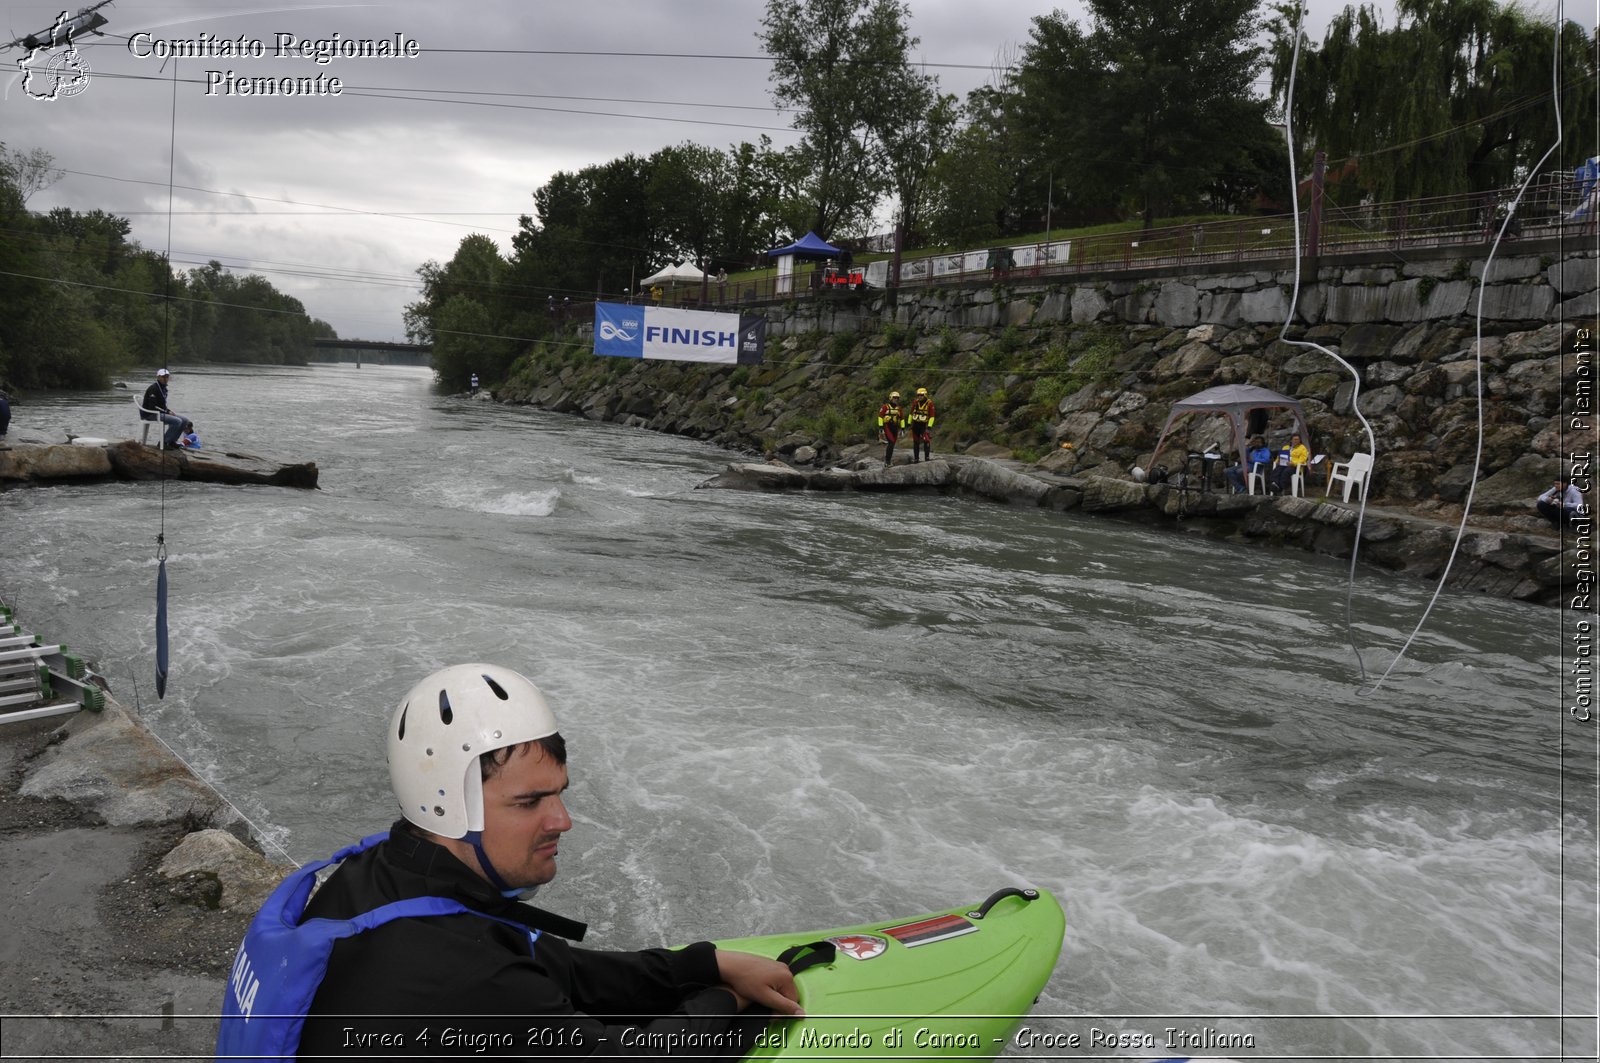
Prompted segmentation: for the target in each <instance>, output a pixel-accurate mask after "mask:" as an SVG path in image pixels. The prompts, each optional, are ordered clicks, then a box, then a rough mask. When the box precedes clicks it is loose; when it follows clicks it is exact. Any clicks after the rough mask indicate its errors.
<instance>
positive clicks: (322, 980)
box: [217, 664, 801, 1058]
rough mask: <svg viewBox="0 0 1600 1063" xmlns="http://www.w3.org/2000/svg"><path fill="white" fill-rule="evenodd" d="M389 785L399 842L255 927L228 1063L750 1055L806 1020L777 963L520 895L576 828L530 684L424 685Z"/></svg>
mask: <svg viewBox="0 0 1600 1063" xmlns="http://www.w3.org/2000/svg"><path fill="white" fill-rule="evenodd" d="M389 777H390V781H391V783H392V784H393V787H394V792H395V795H396V797H398V798H399V799H400V806H401V814H402V815H403V817H404V818H403V819H401V820H400V821H398V822H397V823H396V824H395V825H394V827H393V828H392V829H391V830H390V832H389V834H388V835H387V836H386V837H385V836H382V835H378V836H374V837H373V838H369V839H367V840H366V841H364V842H362V843H361V844H360V845H357V846H352V847H351V848H350V849H348V850H345V851H344V852H342V853H340V854H338V855H336V856H335V857H334V860H342V862H341V863H340V864H339V867H338V869H337V870H336V871H335V872H334V873H333V874H332V876H331V877H329V878H328V880H327V881H326V882H325V883H324V884H323V885H322V887H321V888H320V889H319V890H318V891H317V892H316V894H315V895H314V896H312V897H311V898H310V901H309V903H306V896H307V894H308V893H309V892H310V890H311V888H312V883H313V876H314V874H315V872H316V870H317V869H318V868H319V867H321V866H325V865H313V866H311V867H308V868H303V869H301V871H299V872H297V873H296V874H295V875H293V876H291V877H290V878H289V879H288V880H286V881H285V883H284V885H283V886H281V887H279V889H278V890H277V891H276V892H275V893H274V894H273V896H272V898H270V899H269V900H268V902H267V904H265V905H264V906H263V907H262V910H261V912H260V913H259V914H258V915H257V916H256V919H255V921H254V922H253V923H252V924H251V927H250V931H249V932H248V933H247V934H246V936H245V940H244V943H243V944H242V945H241V946H240V949H239V954H238V958H237V959H236V961H235V964H234V968H233V973H232V975H231V977H230V979H229V987H228V991H227V992H226V993H225V994H224V1001H223V1020H222V1023H221V1029H220V1032H219V1035H218V1042H217V1048H218V1055H219V1057H221V1056H223V1055H242V1056H250V1057H256V1058H261V1057H266V1058H272V1057H274V1056H276V1057H278V1058H292V1057H293V1056H294V1055H296V1054H297V1053H298V1054H299V1055H301V1056H302V1057H317V1056H339V1055H349V1054H360V1055H366V1056H369V1057H370V1056H371V1055H373V1054H374V1053H375V1052H377V1053H379V1054H385V1055H419V1054H420V1055H452V1054H457V1053H463V1052H471V1053H473V1054H488V1055H512V1056H524V1057H525V1056H542V1055H561V1056H573V1055H598V1056H617V1055H621V1056H631V1057H641V1056H655V1055H677V1056H702V1057H705V1056H718V1055H721V1056H737V1055H742V1054H743V1053H744V1052H745V1051H746V1050H747V1049H748V1048H749V1047H750V1046H751V1042H752V1041H753V1039H754V1037H755V1035H756V1034H757V1033H759V1032H760V1030H761V1029H762V1028H763V1027H764V1026H765V1024H766V1022H767V1021H768V1019H769V1017H770V1014H771V1013H777V1014H784V1015H798V1014H800V1013H801V1012H800V1006H799V1004H798V1003H797V993H796V990H795V985H794V979H793V976H792V975H791V974H790V972H789V969H788V968H787V967H785V966H784V965H783V964H780V963H778V962H777V961H775V960H769V959H766V958H764V957H760V956H753V955H750V954H748V953H740V952H725V951H720V950H718V949H717V948H716V947H715V946H714V945H712V944H710V943H709V942H696V943H695V944H693V945H690V946H688V947H687V948H684V949H678V950H669V949H647V950H644V951H641V952H598V951H593V950H588V949H580V948H576V947H573V946H571V945H569V944H567V943H566V942H565V941H563V940H561V939H562V938H571V939H573V940H578V939H580V938H581V937H582V936H583V933H584V929H585V928H584V926H583V924H581V923H576V922H574V921H572V920H569V919H565V918H563V917H561V916H557V915H553V914H551V913H549V912H544V911H541V910H540V909H537V908H534V907H532V906H530V905H528V904H525V903H523V902H522V901H520V900H519V899H518V897H519V895H520V894H522V893H524V892H525V891H528V890H531V889H532V888H533V887H537V886H540V885H542V884H544V883H546V882H549V881H550V880H551V879H552V878H554V877H555V874H556V856H557V852H558V849H559V845H560V841H561V836H562V835H563V834H565V833H566V832H567V831H568V830H570V829H571V827H572V819H571V817H570V816H569V815H568V814H567V810H566V805H565V803H564V800H563V796H562V795H563V793H564V791H565V790H566V787H567V768H566V742H565V740H564V739H563V738H562V736H561V734H560V732H559V731H558V730H557V727H556V721H555V716H554V714H552V713H551V711H550V708H549V706H548V705H547V704H546V703H545V700H544V697H543V695H542V694H540V692H539V689H538V688H537V687H535V686H534V685H533V684H532V683H531V682H529V681H528V680H527V679H526V678H524V677H523V676H521V675H519V674H518V673H516V672H513V671H511V670H509V669H506V668H499V667H496V666H494V665H483V664H469V665H456V666H454V667H451V668H445V669H443V670H441V671H439V672H435V673H434V674H433V675H430V676H429V677H428V678H427V679H424V680H423V681H422V682H421V683H418V684H417V685H416V686H415V687H413V688H412V690H411V692H410V693H409V694H408V695H407V696H406V698H405V700H404V701H402V702H401V704H400V707H399V708H398V709H397V710H396V711H395V713H394V716H393V718H392V719H391V721H390V725H389ZM330 862H331V861H330ZM752 1006H754V1007H753V1010H751V1011H750V1012H749V1013H748V1014H746V1015H743V1016H741V1015H739V1014H738V1013H740V1012H745V1011H746V1009H751V1008H752ZM769 1009H770V1011H769ZM278 1015H287V1016H290V1018H288V1019H285V1020H277V1019H274V1018H273V1016H278ZM302 1016H303V1017H304V1021H303V1026H302V1023H301V1021H300V1017H302ZM251 1019H254V1020H255V1021H254V1022H253V1023H252V1022H251ZM252 1027H253V1029H252Z"/></svg>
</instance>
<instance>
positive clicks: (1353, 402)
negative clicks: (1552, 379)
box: [1278, 4, 1378, 679]
mask: <svg viewBox="0 0 1600 1063" xmlns="http://www.w3.org/2000/svg"><path fill="white" fill-rule="evenodd" d="M1305 13H1306V9H1305V5H1304V4H1297V5H1296V6H1295V23H1294V55H1293V57H1292V58H1291V60H1290V62H1289V86H1288V88H1287V90H1285V96H1284V103H1283V135H1284V137H1285V139H1286V141H1287V144H1288V148H1289V194H1290V196H1291V198H1292V203H1293V206H1292V210H1291V214H1292V215H1293V217H1294V289H1293V291H1292V293H1291V294H1290V296H1289V309H1288V312H1287V313H1285V314H1284V316H1283V329H1282V331H1281V332H1280V333H1279V336H1278V338H1279V339H1280V340H1282V342H1283V343H1285V344H1287V345H1289V346H1291V347H1310V348H1311V349H1313V350H1318V351H1321V352H1322V353H1323V354H1325V355H1327V356H1328V357H1329V358H1332V359H1333V360H1334V361H1336V362H1338V363H1339V364H1340V365H1341V366H1343V367H1344V370H1345V372H1347V373H1349V374H1350V379H1351V380H1352V381H1354V389H1353V390H1352V391H1351V392H1350V408H1351V410H1353V411H1354V412H1355V415H1356V418H1357V419H1358V420H1360V422H1361V428H1362V430H1363V431H1364V432H1366V434H1367V453H1369V454H1371V455H1372V461H1373V467H1372V468H1370V469H1368V470H1367V478H1366V480H1365V481H1363V483H1362V485H1361V505H1360V507H1359V508H1357V510H1356V530H1355V539H1354V541H1353V542H1352V543H1351V545H1350V572H1349V576H1348V577H1347V579H1346V586H1345V595H1344V633H1345V638H1346V639H1347V640H1349V643H1350V650H1351V652H1352V653H1354V654H1355V655H1356V667H1357V668H1358V669H1359V670H1360V672H1361V678H1362V679H1366V678H1367V668H1366V664H1365V663H1364V662H1363V661H1362V659H1361V649H1360V647H1358V646H1357V645H1356V633H1355V627H1354V625H1353V624H1352V622H1351V609H1352V604H1353V601H1354V598H1355V591H1356V558H1357V555H1359V554H1360V552H1361V526H1362V523H1363V521H1364V520H1365V519H1366V515H1367V491H1368V489H1369V487H1370V485H1371V483H1372V478H1373V473H1374V471H1376V468H1377V461H1378V444H1377V442H1376V440H1375V439H1374V437H1373V433H1372V425H1371V424H1370V423H1369V422H1368V421H1367V419H1366V417H1365V416H1364V415H1363V414H1362V413H1361V374H1360V373H1358V372H1356V368H1355V366H1353V365H1351V364H1350V363H1349V362H1347V361H1345V360H1344V359H1343V358H1341V357H1340V356H1339V355H1338V354H1337V353H1335V352H1334V351H1331V350H1329V349H1328V348H1326V347H1324V346H1323V345H1322V344H1320V343H1315V342H1313V341H1310V340H1291V339H1289V338H1288V336H1287V333H1288V331H1289V326H1290V324H1292V323H1293V321H1294V312H1295V308H1296V307H1298V306H1299V304H1300V260H1301V253H1302V248H1301V242H1300V241H1301V237H1300V181H1299V174H1297V173H1295V168H1294V79H1295V74H1296V73H1297V72H1298V70H1299V67H1300V37H1301V30H1300V27H1301V24H1302V22H1303V20H1304V18H1305Z"/></svg>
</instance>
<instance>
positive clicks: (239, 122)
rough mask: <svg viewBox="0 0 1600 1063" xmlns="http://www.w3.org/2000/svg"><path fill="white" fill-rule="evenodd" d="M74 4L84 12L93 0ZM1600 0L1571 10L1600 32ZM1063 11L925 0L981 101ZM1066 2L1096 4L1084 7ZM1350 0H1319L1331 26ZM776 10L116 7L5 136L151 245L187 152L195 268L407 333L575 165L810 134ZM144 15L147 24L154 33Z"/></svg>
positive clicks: (178, 234)
mask: <svg viewBox="0 0 1600 1063" xmlns="http://www.w3.org/2000/svg"><path fill="white" fill-rule="evenodd" d="M69 2H71V3H72V5H73V6H72V8H71V10H73V11H76V9H77V6H78V5H79V4H80V3H81V2H82V0H69ZM1597 2H1600V0H1579V2H1578V3H1576V4H1574V3H1567V4H1566V5H1565V6H1564V8H1563V10H1564V11H1565V13H1566V14H1567V16H1568V17H1569V18H1574V19H1576V20H1577V21H1580V22H1582V23H1583V24H1584V25H1586V26H1589V27H1592V26H1593V25H1594V23H1595V4H1596V3H1597ZM1052 6H1055V5H1051V4H1049V3H1038V2H1020V0H912V2H911V8H912V11H913V20H912V26H911V28H912V32H913V33H914V34H915V35H916V36H918V37H920V38H921V44H920V46H919V48H918V52H919V55H918V58H919V59H920V60H921V61H923V62H926V63H928V64H930V67H929V68H930V70H931V71H932V72H933V73H936V74H937V75H938V76H939V79H940V82H941V85H942V87H943V88H944V89H945V91H949V92H955V93H956V94H957V95H964V94H965V93H966V92H967V90H969V89H971V88H973V87H975V86H977V85H979V84H982V83H983V82H985V81H987V80H989V79H990V77H991V67H992V65H993V64H994V62H995V60H996V57H997V56H999V55H1002V54H1008V53H1013V52H1014V51H1015V49H1016V47H1017V46H1018V45H1020V44H1021V43H1022V42H1023V41H1025V40H1026V39H1027V36H1028V28H1029V22H1030V19H1032V18H1033V17H1034V16H1035V15H1038V14H1042V13H1045V12H1047V11H1049V10H1050V9H1051V7H1052ZM1060 6H1061V7H1062V8H1063V9H1064V10H1066V11H1067V12H1068V13H1069V14H1070V15H1072V16H1074V17H1078V18H1080V19H1081V17H1082V6H1081V5H1080V4H1078V3H1076V2H1073V3H1066V4H1062V5H1060ZM1343 6H1344V4H1343V3H1340V2H1336V0H1311V5H1310V10H1311V17H1310V19H1309V20H1308V23H1307V32H1308V33H1309V34H1310V36H1311V37H1312V39H1313V40H1320V39H1321V38H1322V34H1323V30H1324V29H1325V28H1326V24H1327V20H1328V18H1329V17H1330V16H1331V15H1332V14H1333V13H1334V12H1335V11H1337V10H1339V9H1341V8H1342V7H1343ZM1382 6H1383V7H1384V8H1385V9H1388V8H1389V7H1390V4H1389V3H1388V2H1387V0H1385V2H1384V3H1383V4H1382ZM61 7H62V4H61V0H56V2H55V3H48V2H47V3H40V2H33V0H0V15H3V19H0V34H3V36H0V40H9V39H11V38H12V37H19V36H21V35H24V34H28V33H36V32H38V31H41V30H44V29H47V28H48V27H49V26H50V25H51V23H52V22H53V21H54V19H55V17H56V16H57V14H58V13H59V12H60V11H61ZM763 8H764V4H763V3H762V2H760V0H563V2H548V0H461V2H456V3H450V4H444V3H440V2H437V0H426V2H425V0H384V2H381V3H366V4H323V3H288V4H274V3H271V2H266V3H206V2H201V0H116V2H115V3H113V4H112V5H110V6H108V7H105V8H103V9H102V10H101V12H100V13H101V14H103V15H105V16H106V17H107V18H108V20H109V23H108V25H106V26H105V27H103V30H102V32H104V33H105V34H107V36H104V37H90V38H86V39H85V38H80V39H79V40H77V41H76V42H75V44H76V48H77V51H78V54H79V56H80V57H81V59H82V61H83V62H85V63H86V64H87V65H88V68H89V73H88V81H87V83H81V82H80V84H82V91H81V92H79V93H78V94H76V95H74V96H71V97H69V98H66V97H61V98H56V99H53V100H40V99H35V98H32V97H31V96H30V94H29V91H28V90H31V91H33V92H42V91H43V89H44V87H45V86H47V85H48V84H49V82H48V81H47V80H46V79H45V78H43V77H40V78H38V79H36V80H35V81H31V82H30V83H29V84H28V85H27V86H25V85H24V84H23V81H22V76H21V74H20V73H19V72H17V66H16V64H17V61H18V60H21V59H23V58H24V57H25V56H26V54H27V53H26V52H25V51H24V50H23V49H21V48H14V49H12V50H10V51H7V52H5V53H3V60H0V62H3V64H4V65H3V67H0V93H3V95H0V141H3V142H4V143H5V144H6V145H7V146H8V147H9V148H12V149H14V150H15V149H21V150H28V149H32V148H35V147H39V148H44V149H45V150H46V151H48V152H50V153H51V154H52V155H53V156H54V157H55V162H56V165H57V166H58V167H60V168H62V169H64V170H65V171H67V172H66V174H65V175H64V176H63V177H62V178H61V179H60V180H59V181H58V182H57V183H56V184H55V185H54V186H52V187H51V188H49V189H48V190H46V191H43V192H40V193H38V194H37V195H35V196H34V197H33V199H31V200H30V201H29V204H28V205H29V207H30V209H33V210H48V209H50V208H52V207H56V206H69V207H72V208H74V209H77V210H93V209H96V208H99V209H104V210H106V211H108V212H110V213H113V214H118V215H122V216H124V217H127V218H128V219H129V220H130V221H131V222H132V224H133V236H134V238H135V239H137V240H138V241H139V242H140V243H141V244H142V245H144V246H145V247H147V248H152V249H155V250H163V249H165V248H167V247H168V246H169V235H168V224H169V211H168V174H169V159H170V160H171V162H172V167H171V169H172V174H173V183H174V184H175V185H176V186H178V187H176V189H175V190H174V191H173V193H172V200H171V212H170V225H171V233H170V247H171V249H172V258H173V261H174V263H175V264H176V265H177V266H178V267H179V268H189V267H191V266H195V265H201V264H203V263H205V262H206V261H208V260H210V259H216V260H218V261H220V262H222V264H223V265H224V266H227V267H229V268H230V269H232V270H233V271H234V272H236V273H243V272H259V273H261V274H263V275H264V276H266V277H267V278H268V279H269V280H271V282H272V283H273V284H274V285H275V286H277V287H278V288H279V289H280V290H283V291H286V292H288V293H290V294H292V295H294V296H295V297H297V298H299V299H300V300H301V301H302V302H303V303H304V304H305V306H306V309H307V311H308V312H309V313H310V314H311V315H312V316H314V317H319V318H322V319H323V320H326V321H328V322H329V323H330V324H332V325H333V327H334V328H335V329H336V330H337V331H338V333H339V335H341V336H344V337H351V338H360V339H372V340H397V339H403V338H404V327H403V324H402V321H401V309H402V308H403V307H404V305H405V304H406V303H407V302H410V301H412V300H414V299H415V298H416V295H417V285H416V274H415V271H416V268H417V267H418V266H419V265H421V264H422V263H423V262H424V261H426V260H428V259H436V260H439V261H444V260H446V259H448V258H450V257H451V256H452V255H453V254H454V253H455V249H456V245H457V244H458V243H459V242H460V240H461V238H462V237H463V236H465V235H467V234H468V233H472V232H482V233H486V234H488V235H489V236H491V237H492V238H494V239H495V240H496V241H497V242H498V243H499V244H500V245H501V249H502V251H506V252H509V250H510V239H511V235H512V233H513V232H515V230H516V226H517V217H518V216H519V215H521V214H524V213H531V212H532V208H533V201H532V198H531V196H532V192H533V190H534V189H536V188H538V187H539V186H540V185H542V184H544V183H545V182H546V181H547V180H548V179H549V177H550V176H551V174H553V173H555V172H556V171H557V170H575V169H578V168H580V167H583V166H586V165H589V164H591V163H602V162H605V161H607V160H609V159H613V158H616V157H618V156H620V155H623V154H626V153H627V152H630V151H633V152H637V153H640V154H649V153H650V152H652V151H654V150H656V149H657V148H660V147H663V146H665V145H668V144H674V143H679V142H682V141H685V140H692V141H694V142H697V143H702V144H708V145H711V146H715V147H722V148H726V147H727V146H728V145H730V144H733V143H737V142H739V141H741V140H751V141H754V140H756V139H757V138H758V137H759V136H761V135H762V134H763V133H766V134H768V135H770V136H771V137H772V138H773V140H774V142H775V143H776V144H777V145H778V146H780V147H781V146H785V145H787V144H789V143H792V142H793V141H794V139H795V137H794V136H793V135H792V134H791V133H789V132H788V131H787V130H788V125H789V122H788V118H787V116H786V115H785V114H783V113H781V112H778V111H776V110H774V109H773V107H772V106H771V101H770V97H769V95H768V81H767V77H768V73H769V70H770V67H769V64H768V63H767V62H766V61H765V60H764V59H761V58H760V57H759V52H760V47H759V45H758V43H757V41H756V37H755V34H756V31H757V29H758V28H759V23H760V17H761V13H762V10H763ZM1543 8H1544V9H1547V10H1551V11H1553V10H1555V5H1554V4H1553V3H1546V4H1545V5H1543ZM1175 30H1177V31H1178V32H1181V29H1177V28H1176V27H1175ZM141 31H143V32H144V33H145V34H147V35H148V36H145V37H135V35H136V34H139V33H141ZM335 33H337V34H339V35H340V36H342V37H344V38H357V39H385V40H390V41H394V40H395V39H396V35H399V38H400V40H401V42H402V43H405V42H415V47H416V48H417V49H418V50H420V53H421V54H420V55H418V56H416V57H415V58H336V59H334V60H333V61H331V62H329V63H327V64H326V65H319V64H317V63H316V62H313V61H311V60H309V59H303V58H295V57H292V56H288V57H283V58H278V57H276V56H275V55H274V51H275V47H276V44H277V39H276V38H277V35H278V34H292V35H294V36H295V37H297V38H301V39H305V38H309V39H312V40H321V39H326V38H330V37H331V36H332V35H334V34H335ZM130 37H133V38H134V40H132V41H130V40H129V39H128V38H130ZM241 37H242V38H243V39H244V40H245V41H246V42H247V43H253V42H260V44H261V46H262V48H263V49H264V51H265V52H266V54H265V55H264V56H263V57H261V58H255V57H250V56H245V57H219V56H210V57H203V58H185V59H182V60H179V61H178V62H177V63H176V68H177V78H178V80H177V82H176V85H175V86H174V82H173V68H174V64H173V63H172V62H171V61H168V62H167V64H166V65H165V67H163V60H162V59H161V58H159V57H158V56H156V55H149V54H136V52H145V53H148V52H150V51H152V50H154V49H159V48H161V47H162V46H164V45H166V44H167V43H168V42H180V47H190V48H193V47H195V46H196V44H197V42H199V43H202V44H203V42H205V41H207V40H216V39H226V40H228V41H237V40H239V39H240V38H241ZM580 52H591V53H613V54H609V55H606V54H595V55H580V54H574V53H580ZM616 53H632V54H616ZM638 53H673V54H674V55H673V57H669V56H667V55H656V56H642V55H640V54H638ZM676 56H693V57H676ZM744 57H748V58H744ZM49 58H50V56H49V55H45V54H40V55H38V56H36V57H35V59H34V62H33V65H35V66H43V65H44V64H45V63H46V62H47V61H48V59H49ZM212 71H215V72H216V74H214V75H213V74H209V73H208V72H212ZM229 71H232V72H233V74H234V75H236V77H239V78H263V77H270V78H279V77H284V76H294V77H297V78H314V77H316V76H318V75H322V76H324V77H326V78H338V79H340V80H341V81H342V83H343V90H342V93H341V94H340V95H337V96H334V95H322V96H307V97H302V98H298V99H286V98H282V97H247V96H242V95H238V94H229V93H228V92H227V91H226V89H227V85H226V83H225V82H222V83H218V81H217V79H221V78H225V77H226V75H227V73H228V72H229ZM208 81H209V82H210V83H209V84H208ZM174 132H175V134H176V136H175V146H174V137H173V133H174ZM796 235H800V234H796Z"/></svg>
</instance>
